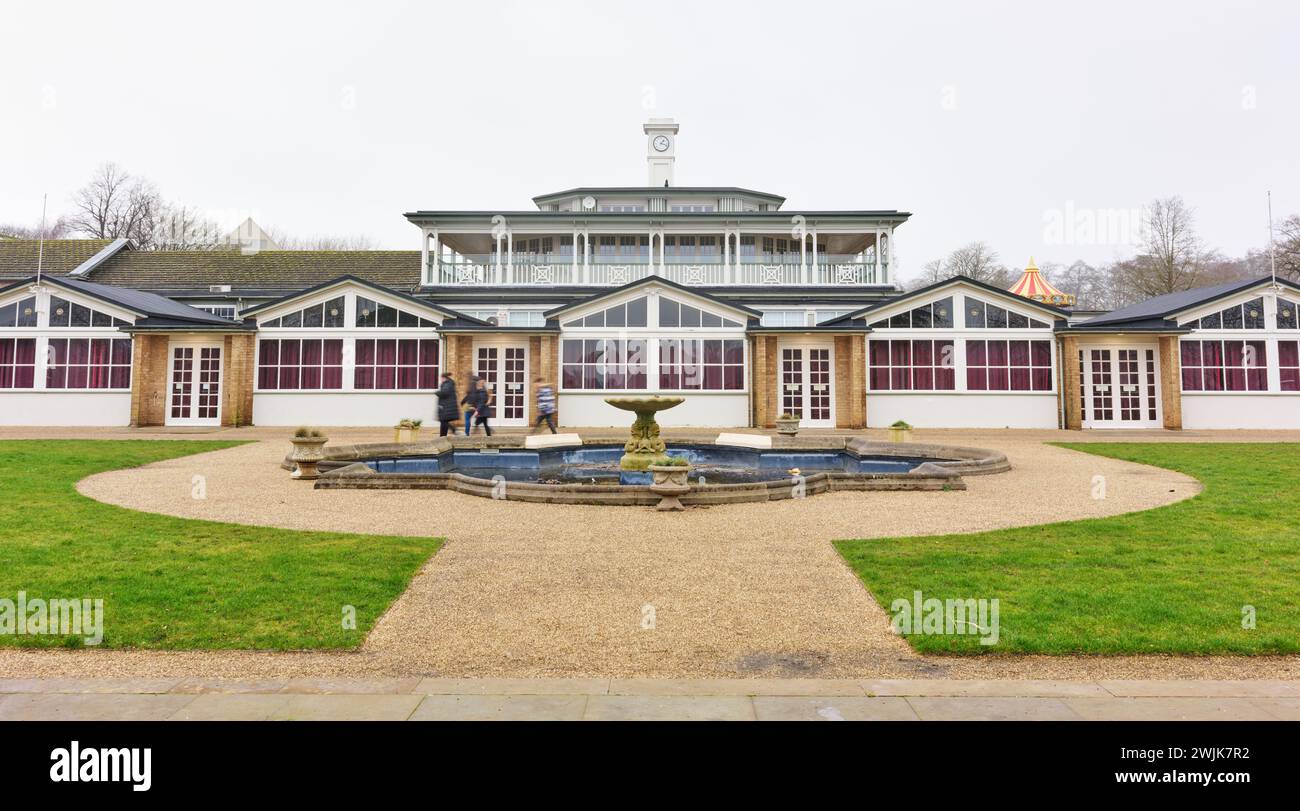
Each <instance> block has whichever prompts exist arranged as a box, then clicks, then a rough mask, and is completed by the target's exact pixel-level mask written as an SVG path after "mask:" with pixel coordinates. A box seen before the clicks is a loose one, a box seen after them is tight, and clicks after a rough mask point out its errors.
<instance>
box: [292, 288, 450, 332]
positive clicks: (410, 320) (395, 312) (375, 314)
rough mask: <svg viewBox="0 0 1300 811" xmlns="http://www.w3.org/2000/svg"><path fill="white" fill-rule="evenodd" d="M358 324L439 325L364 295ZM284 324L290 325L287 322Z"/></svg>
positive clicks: (361, 299)
mask: <svg viewBox="0 0 1300 811" xmlns="http://www.w3.org/2000/svg"><path fill="white" fill-rule="evenodd" d="M356 325H357V326H358V327H361V328H364V329H369V328H371V327H374V328H376V329H379V328H387V327H433V326H437V325H436V324H434V323H433V322H432V321H429V320H428V319H425V318H420V317H419V316H417V315H415V314H414V313H408V312H407V311H406V310H399V309H397V308H396V307H389V306H388V305H387V304H381V303H379V302H376V301H371V300H370V299H368V298H366V297H364V296H357V317H356ZM284 326H286V327H287V326H289V324H285V325H284Z"/></svg>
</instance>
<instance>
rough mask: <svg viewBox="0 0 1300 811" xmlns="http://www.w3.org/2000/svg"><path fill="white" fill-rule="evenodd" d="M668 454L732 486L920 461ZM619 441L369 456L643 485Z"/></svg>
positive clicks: (700, 448)
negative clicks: (624, 462) (623, 465)
mask: <svg viewBox="0 0 1300 811" xmlns="http://www.w3.org/2000/svg"><path fill="white" fill-rule="evenodd" d="M668 455H669V456H679V457H684V458H685V459H686V460H687V461H689V462H690V463H691V465H692V469H691V472H690V479H691V481H692V482H696V483H699V482H701V481H702V482H705V483H709V484H737V483H747V482H766V481H774V480H778V479H784V478H788V477H789V476H792V475H795V474H794V473H792V472H791V471H792V470H794V469H795V468H797V469H798V471H799V473H801V474H803V475H808V474H810V473H818V472H822V471H838V472H844V473H906V472H908V471H910V470H912V469H913V468H915V467H916V466H917V465H920V464H922V463H924V462H935V461H943V460H936V459H923V458H919V457H900V456H857V455H855V454H851V453H848V452H847V451H843V450H792V449H779V450H753V449H750V448H730V447H722V446H717V445H673V446H670V447H669V448H668ZM622 456H623V446H622V445H585V446H583V447H581V448H554V449H545V450H524V449H521V448H500V449H496V448H488V449H465V450H455V451H452V452H451V453H445V454H442V455H441V456H428V457H405V458H401V459H371V460H367V461H366V464H367V465H369V466H370V467H371V468H372V469H373V470H375V472H377V473H453V472H454V473H463V474H465V475H466V476H473V477H475V478H480V479H492V478H494V477H496V476H501V477H502V478H504V479H505V480H506V481H517V482H533V483H539V484H579V483H581V484H649V483H650V479H651V474H650V473H649V472H648V471H646V472H640V471H625V470H620V469H619V466H618V462H619V459H620V458H622Z"/></svg>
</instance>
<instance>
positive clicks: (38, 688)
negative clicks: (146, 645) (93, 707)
mask: <svg viewBox="0 0 1300 811" xmlns="http://www.w3.org/2000/svg"><path fill="white" fill-rule="evenodd" d="M179 682H180V679H58V678H54V679H0V693H167V692H170V691H171V690H172V688H174V687H175V686H176V685H177V684H178V683H179Z"/></svg>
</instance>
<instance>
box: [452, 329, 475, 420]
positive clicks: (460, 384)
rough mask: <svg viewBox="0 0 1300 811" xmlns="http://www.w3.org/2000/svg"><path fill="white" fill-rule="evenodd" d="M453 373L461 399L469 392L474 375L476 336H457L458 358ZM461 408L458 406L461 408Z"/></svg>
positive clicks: (454, 363) (453, 365) (453, 366)
mask: <svg viewBox="0 0 1300 811" xmlns="http://www.w3.org/2000/svg"><path fill="white" fill-rule="evenodd" d="M451 373H452V374H453V375H455V376H456V391H457V393H458V394H460V396H461V397H464V396H465V395H466V394H467V393H468V392H469V379H470V377H471V376H472V375H473V374H474V336H473V335H457V336H456V357H455V361H454V362H453V364H452V369H451ZM459 407H460V406H457V408H459Z"/></svg>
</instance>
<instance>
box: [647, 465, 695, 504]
mask: <svg viewBox="0 0 1300 811" xmlns="http://www.w3.org/2000/svg"><path fill="white" fill-rule="evenodd" d="M647 469H648V470H649V471H650V473H651V474H652V475H653V476H654V481H653V483H652V484H651V485H650V492H652V493H654V494H655V495H657V496H659V505H658V506H657V507H655V509H657V510H671V511H673V512H677V511H679V510H684V509H686V505H684V504H682V501H681V497H682V496H684V495H686V494H687V493H689V492H690V491H691V485H690V484H689V483H688V482H687V480H686V476H687V474H688V473H690V471H691V466H690V465H650V466H649V468H647Z"/></svg>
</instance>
